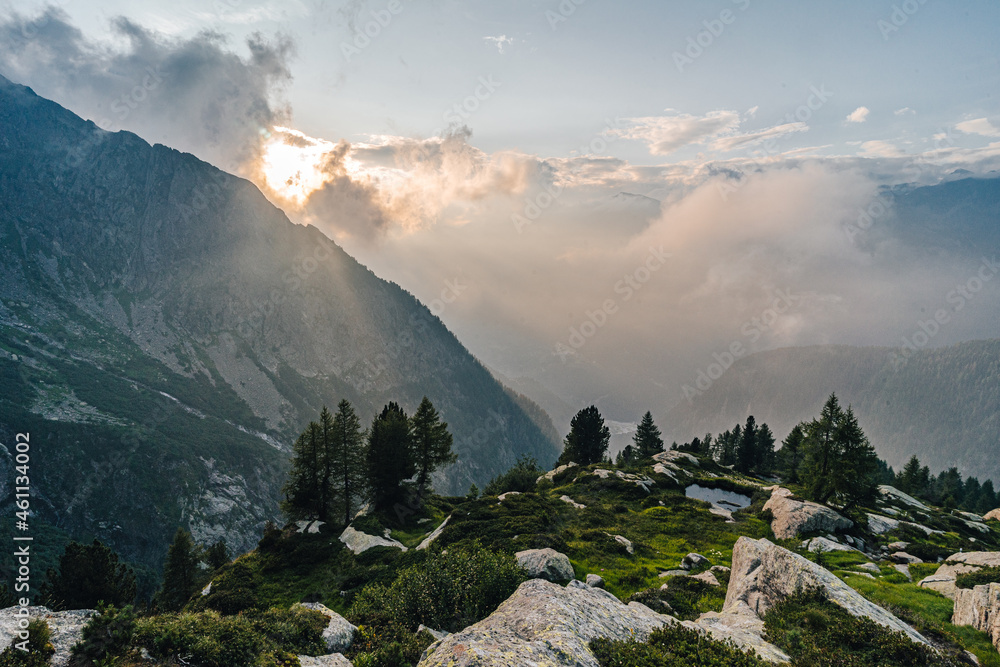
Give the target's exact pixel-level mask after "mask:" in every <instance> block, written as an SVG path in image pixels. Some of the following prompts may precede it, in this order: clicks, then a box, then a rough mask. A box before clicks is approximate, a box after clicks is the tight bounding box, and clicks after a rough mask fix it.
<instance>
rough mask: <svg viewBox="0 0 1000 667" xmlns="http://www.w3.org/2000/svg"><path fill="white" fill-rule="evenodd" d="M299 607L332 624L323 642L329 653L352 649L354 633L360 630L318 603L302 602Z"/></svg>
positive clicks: (327, 626) (327, 627)
mask: <svg viewBox="0 0 1000 667" xmlns="http://www.w3.org/2000/svg"><path fill="white" fill-rule="evenodd" d="M297 606H299V607H305V608H306V609H311V610H313V611H318V612H319V613H321V614H323V615H324V616H326V617H327V618H329V619H330V622H329V623H327V625H326V629H325V630H323V641H324V642H325V643H326V650H327V651H329V652H330V653H343V652H344V651H346V650H347V649H349V648H351V643H352V642H354V633H355V632H357V631H358V629H357V628H356V627H355V626H354V625H352V624H351V622H350V621H348V620H347V619H346V618H344V617H343V616H341V615H340V614H338V613H337V612H335V611H334V610H332V609H329V608H327V607H326V606H324V605H321V604H320V603H318V602H300V603H298V605H297ZM333 664H337V663H333Z"/></svg>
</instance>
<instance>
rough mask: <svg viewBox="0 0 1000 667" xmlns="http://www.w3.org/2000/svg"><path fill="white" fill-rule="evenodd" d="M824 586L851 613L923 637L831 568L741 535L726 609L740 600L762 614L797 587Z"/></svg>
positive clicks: (732, 608) (917, 639)
mask: <svg viewBox="0 0 1000 667" xmlns="http://www.w3.org/2000/svg"><path fill="white" fill-rule="evenodd" d="M812 588H819V589H822V590H823V592H824V593H826V596H827V598H828V599H829V600H830V601H831V602H833V603H835V604H838V605H840V606H841V607H843V608H844V610H845V611H847V612H848V613H849V614H851V615H852V616H866V617H868V618H870V619H871V620H873V621H875V622H876V623H878V624H879V625H882V626H884V627H887V628H889V629H890V630H894V631H898V632H902V633H904V634H906V635H907V636H908V637H909V638H910V639H912V640H913V641H915V642H920V643H924V644H926V643H927V640H926V639H924V637H923V636H922V635H921V634H920V633H919V632H917V631H916V630H914V629H913V628H911V627H910V626H909V625H907V624H906V623H904V622H903V621H901V620H899V619H898V618H896V617H895V616H893V615H892V614H890V613H889V612H888V611H886V610H885V609H882V608H881V607H879V606H878V605H875V604H873V603H871V602H869V601H868V600H866V599H865V598H863V597H862V596H861V595H860V594H858V593H857V592H855V591H854V589H852V588H851V587H850V586H848V585H847V584H845V583H844V582H842V581H841V580H840V579H838V578H837V577H836V575H834V574H833V573H831V572H830V571H829V570H827V569H825V568H823V567H820V566H819V565H816V564H815V563H813V562H810V561H808V560H806V559H805V558H803V557H802V556H799V555H798V554H795V553H792V552H791V551H789V550H788V549H783V548H781V547H779V546H777V545H775V544H772V543H771V542H769V541H768V540H764V539H761V540H752V539H750V538H748V537H741V538H740V539H739V540H737V542H736V546H735V547H734V548H733V567H732V572H731V573H730V579H729V589H728V590H727V592H726V603H725V606H724V607H723V609H722V611H723V614H725V613H727V612H728V613H737V612H740V611H742V610H741V606H740V605H741V604H746V605H747V607H748V608H749V609H750V610H751V611H752V612H753V613H755V614H756V615H757V616H758V617H759V618H762V617H763V616H764V614H766V613H767V612H768V611H769V610H770V609H771V608H772V607H773V606H774V605H776V604H778V603H779V602H781V601H782V600H785V599H787V598H789V597H791V596H792V595H794V594H795V593H796V592H797V591H802V590H808V589H812Z"/></svg>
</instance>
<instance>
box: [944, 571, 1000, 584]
mask: <svg viewBox="0 0 1000 667" xmlns="http://www.w3.org/2000/svg"><path fill="white" fill-rule="evenodd" d="M992 583H1000V567H984V568H980V569H978V570H976V571H974V572H966V573H964V574H960V575H958V576H957V577H955V585H956V586H958V587H959V588H975V587H976V586H981V585H982V584H992Z"/></svg>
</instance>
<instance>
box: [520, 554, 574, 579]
mask: <svg viewBox="0 0 1000 667" xmlns="http://www.w3.org/2000/svg"><path fill="white" fill-rule="evenodd" d="M514 557H515V558H516V559H517V564H518V565H520V566H521V567H523V568H524V569H525V570H526V571H527V572H528V576H529V577H532V578H534V579H547V580H548V581H569V580H571V579H572V578H573V576H574V573H573V565H572V564H571V563H570V562H569V556H567V555H566V554H562V553H559V552H558V551H556V550H555V549H528V550H526V551H518V552H517V553H516V554H514Z"/></svg>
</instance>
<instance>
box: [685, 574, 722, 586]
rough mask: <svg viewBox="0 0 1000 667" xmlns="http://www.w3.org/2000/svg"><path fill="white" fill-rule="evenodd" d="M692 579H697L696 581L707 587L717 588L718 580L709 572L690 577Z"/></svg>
mask: <svg viewBox="0 0 1000 667" xmlns="http://www.w3.org/2000/svg"><path fill="white" fill-rule="evenodd" d="M691 578H692V579H697V580H698V581H700V582H702V583H705V584H708V585H709V586H719V585H721V584H719V580H718V579H716V578H715V574H714V573H712V571H711V570H705V571H704V572H702V573H701V574H695V575H692V576H691Z"/></svg>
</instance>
